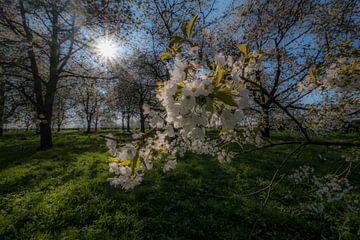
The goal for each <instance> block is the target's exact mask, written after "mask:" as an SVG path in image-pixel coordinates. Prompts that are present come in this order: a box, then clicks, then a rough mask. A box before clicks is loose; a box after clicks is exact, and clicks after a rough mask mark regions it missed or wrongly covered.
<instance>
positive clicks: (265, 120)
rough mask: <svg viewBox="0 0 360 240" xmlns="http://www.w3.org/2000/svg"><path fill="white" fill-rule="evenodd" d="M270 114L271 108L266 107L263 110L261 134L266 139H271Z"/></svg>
mask: <svg viewBox="0 0 360 240" xmlns="http://www.w3.org/2000/svg"><path fill="white" fill-rule="evenodd" d="M269 114H270V112H269V107H268V106H265V107H263V108H262V119H263V124H264V125H263V130H262V132H261V134H262V136H263V137H264V138H269V137H270V115H269Z"/></svg>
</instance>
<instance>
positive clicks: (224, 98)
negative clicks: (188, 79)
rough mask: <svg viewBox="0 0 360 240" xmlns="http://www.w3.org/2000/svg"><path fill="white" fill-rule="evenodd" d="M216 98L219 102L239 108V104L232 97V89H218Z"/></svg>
mask: <svg viewBox="0 0 360 240" xmlns="http://www.w3.org/2000/svg"><path fill="white" fill-rule="evenodd" d="M214 96H215V98H217V99H218V100H219V101H221V102H223V103H225V104H227V105H229V106H232V107H238V105H237V103H236V102H235V101H234V99H233V96H232V95H231V89H230V88H223V89H218V90H217V91H215V95H214Z"/></svg>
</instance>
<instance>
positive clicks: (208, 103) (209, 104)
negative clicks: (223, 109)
mask: <svg viewBox="0 0 360 240" xmlns="http://www.w3.org/2000/svg"><path fill="white" fill-rule="evenodd" d="M205 110H206V111H209V112H211V113H213V112H214V100H213V99H212V98H206V106H205Z"/></svg>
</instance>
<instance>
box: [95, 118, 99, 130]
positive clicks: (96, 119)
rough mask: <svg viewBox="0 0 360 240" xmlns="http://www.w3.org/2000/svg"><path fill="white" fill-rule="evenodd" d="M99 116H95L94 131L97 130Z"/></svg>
mask: <svg viewBox="0 0 360 240" xmlns="http://www.w3.org/2000/svg"><path fill="white" fill-rule="evenodd" d="M98 123H99V116H97V115H96V116H95V132H97V130H98Z"/></svg>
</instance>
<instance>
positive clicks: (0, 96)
mask: <svg viewBox="0 0 360 240" xmlns="http://www.w3.org/2000/svg"><path fill="white" fill-rule="evenodd" d="M4 112H5V79H4V78H3V77H1V76H0V137H1V136H2V135H3V133H4V130H3V129H4Z"/></svg>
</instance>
